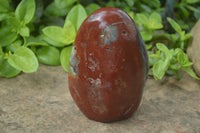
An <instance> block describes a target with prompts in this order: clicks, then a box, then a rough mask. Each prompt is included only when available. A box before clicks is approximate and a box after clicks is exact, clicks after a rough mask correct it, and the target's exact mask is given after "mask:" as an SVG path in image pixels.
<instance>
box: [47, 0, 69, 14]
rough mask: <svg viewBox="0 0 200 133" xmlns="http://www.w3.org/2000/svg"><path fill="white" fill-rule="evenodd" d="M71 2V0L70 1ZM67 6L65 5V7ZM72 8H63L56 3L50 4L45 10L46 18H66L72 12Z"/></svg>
mask: <svg viewBox="0 0 200 133" xmlns="http://www.w3.org/2000/svg"><path fill="white" fill-rule="evenodd" d="M68 1H70V0H68ZM63 6H65V5H63ZM70 9H71V6H70V7H65V8H61V7H59V6H58V5H57V4H56V3H55V2H52V3H50V4H49V5H48V6H47V7H46V9H45V12H44V14H45V16H51V17H52V16H58V17H59V16H66V14H67V13H68V12H69V11H70Z"/></svg>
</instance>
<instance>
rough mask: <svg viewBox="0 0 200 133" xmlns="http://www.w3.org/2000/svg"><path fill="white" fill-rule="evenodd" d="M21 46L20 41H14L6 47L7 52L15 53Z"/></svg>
mask: <svg viewBox="0 0 200 133" xmlns="http://www.w3.org/2000/svg"><path fill="white" fill-rule="evenodd" d="M21 45H22V40H16V41H14V42H13V43H12V44H11V45H9V46H7V47H6V50H7V51H11V52H15V51H16V50H17V49H18V48H20V47H21Z"/></svg>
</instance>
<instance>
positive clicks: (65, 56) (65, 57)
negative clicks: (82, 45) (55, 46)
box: [60, 45, 73, 72]
mask: <svg viewBox="0 0 200 133" xmlns="http://www.w3.org/2000/svg"><path fill="white" fill-rule="evenodd" d="M72 47H73V46H72V45H71V46H68V47H65V48H63V49H62V51H61V54H60V61H61V65H62V67H63V69H64V70H65V71H66V72H68V70H69V60H70V55H71V51H72Z"/></svg>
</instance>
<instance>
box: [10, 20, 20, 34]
mask: <svg viewBox="0 0 200 133" xmlns="http://www.w3.org/2000/svg"><path fill="white" fill-rule="evenodd" d="M8 26H9V28H10V30H12V31H13V32H17V33H19V31H20V28H21V24H20V21H19V20H18V19H17V18H16V17H9V18H8Z"/></svg>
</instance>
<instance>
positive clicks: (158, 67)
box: [153, 57, 170, 80]
mask: <svg viewBox="0 0 200 133" xmlns="http://www.w3.org/2000/svg"><path fill="white" fill-rule="evenodd" d="M169 65H170V60H169V57H167V58H166V59H165V60H164V61H163V60H159V61H158V62H156V63H155V64H154V65H153V76H154V78H155V79H156V80H161V79H162V78H163V76H164V75H165V72H166V71H167V69H168V68H169Z"/></svg>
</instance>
